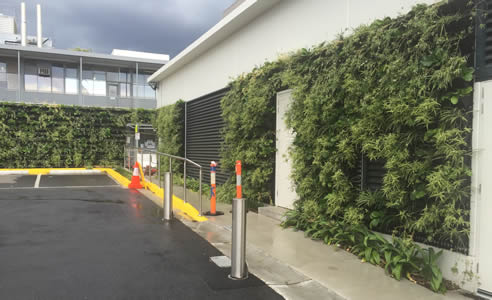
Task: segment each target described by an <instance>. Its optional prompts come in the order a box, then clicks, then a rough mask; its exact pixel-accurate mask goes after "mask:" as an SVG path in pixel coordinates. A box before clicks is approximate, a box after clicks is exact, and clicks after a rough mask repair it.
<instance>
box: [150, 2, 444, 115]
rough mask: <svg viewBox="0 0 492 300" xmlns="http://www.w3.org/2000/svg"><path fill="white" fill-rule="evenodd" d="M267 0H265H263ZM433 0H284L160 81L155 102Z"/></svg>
mask: <svg viewBox="0 0 492 300" xmlns="http://www.w3.org/2000/svg"><path fill="white" fill-rule="evenodd" d="M264 1H268V0H264ZM434 2H437V1H436V0H374V1H367V0H342V1H340V0H302V1H300V0H282V1H280V2H279V3H278V4H276V5H274V6H273V7H272V8H270V9H269V10H268V11H266V12H265V13H263V14H262V15H260V16H259V17H257V18H256V19H255V20H253V21H252V22H251V23H250V24H248V25H247V26H244V27H243V28H242V29H240V30H239V31H237V32H235V33H234V34H232V35H231V36H229V37H228V38H227V39H225V40H223V41H222V42H220V43H219V44H218V45H216V46H215V47H213V48H211V49H209V50H208V51H207V52H205V53H204V54H202V55H200V56H199V57H198V58H196V59H195V60H194V61H192V62H190V63H188V64H187V65H185V66H184V67H182V68H181V69H179V70H177V71H176V72H174V73H173V74H170V75H169V76H168V77H167V78H165V79H164V80H163V81H161V83H160V85H159V93H158V99H157V105H158V107H160V106H164V105H169V104H172V103H174V102H176V101H177V100H179V99H183V100H185V101H188V100H192V99H195V98H197V97H199V96H202V95H205V94H208V93H210V92H213V91H216V90H219V89H221V88H224V87H226V86H227V84H228V83H229V82H230V81H231V80H232V79H233V78H235V77H237V76H238V75H240V74H242V73H245V72H249V71H251V70H252V69H253V68H254V67H255V66H258V65H261V64H263V63H264V62H265V61H272V60H275V59H277V58H278V56H279V55H281V54H285V53H288V52H292V51H296V50H298V49H301V48H308V47H312V46H314V45H317V44H319V43H321V42H324V41H330V40H333V39H335V38H336V36H337V35H338V34H340V33H342V32H344V31H345V30H346V29H351V28H355V27H357V26H359V25H361V24H366V23H370V22H371V21H373V20H375V19H380V18H384V17H386V16H390V17H395V16H397V15H398V14H400V13H406V12H408V11H409V10H410V9H411V7H412V6H414V5H415V4H417V3H427V4H431V3H434Z"/></svg>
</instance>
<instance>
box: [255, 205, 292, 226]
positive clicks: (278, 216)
mask: <svg viewBox="0 0 492 300" xmlns="http://www.w3.org/2000/svg"><path fill="white" fill-rule="evenodd" d="M288 211H289V209H287V208H283V207H279V206H270V205H269V206H263V207H259V208H258V214H259V215H263V216H265V217H269V218H272V219H274V220H275V221H278V223H281V222H283V221H285V213H286V212H288Z"/></svg>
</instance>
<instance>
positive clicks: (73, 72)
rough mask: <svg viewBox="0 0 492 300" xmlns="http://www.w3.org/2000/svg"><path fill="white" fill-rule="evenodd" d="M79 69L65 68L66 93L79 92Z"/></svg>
mask: <svg viewBox="0 0 492 300" xmlns="http://www.w3.org/2000/svg"><path fill="white" fill-rule="evenodd" d="M77 73H78V70H77V69H75V68H66V69H65V93H66V94H72V95H73V94H78V93H79V80H78V76H77Z"/></svg>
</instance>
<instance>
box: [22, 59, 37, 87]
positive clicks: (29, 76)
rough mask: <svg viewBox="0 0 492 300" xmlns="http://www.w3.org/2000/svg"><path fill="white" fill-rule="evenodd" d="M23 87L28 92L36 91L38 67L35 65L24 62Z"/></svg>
mask: <svg viewBox="0 0 492 300" xmlns="http://www.w3.org/2000/svg"><path fill="white" fill-rule="evenodd" d="M24 69H25V71H24V88H25V90H26V91H29V92H37V91H38V68H37V66H36V65H31V64H26V66H25V67H24Z"/></svg>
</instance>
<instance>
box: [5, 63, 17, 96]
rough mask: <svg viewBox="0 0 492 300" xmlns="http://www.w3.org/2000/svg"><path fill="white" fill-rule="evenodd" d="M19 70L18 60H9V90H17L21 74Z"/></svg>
mask: <svg viewBox="0 0 492 300" xmlns="http://www.w3.org/2000/svg"><path fill="white" fill-rule="evenodd" d="M17 72H18V70H17V60H11V61H7V88H8V89H9V90H17V89H18V88H19V84H18V82H19V77H18V76H19V75H18V74H17Z"/></svg>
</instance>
